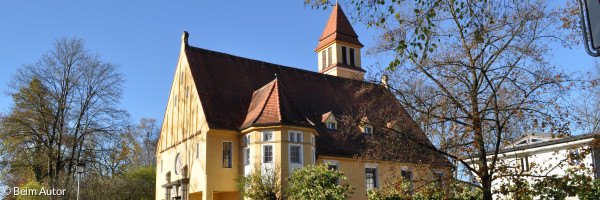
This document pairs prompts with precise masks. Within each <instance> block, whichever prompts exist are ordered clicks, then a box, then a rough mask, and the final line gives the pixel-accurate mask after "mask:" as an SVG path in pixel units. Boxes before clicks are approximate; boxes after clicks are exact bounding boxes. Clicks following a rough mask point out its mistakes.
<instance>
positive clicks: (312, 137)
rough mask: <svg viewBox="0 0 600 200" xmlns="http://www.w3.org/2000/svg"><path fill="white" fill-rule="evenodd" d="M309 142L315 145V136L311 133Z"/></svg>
mask: <svg viewBox="0 0 600 200" xmlns="http://www.w3.org/2000/svg"><path fill="white" fill-rule="evenodd" d="M310 143H311V144H312V145H313V146H314V145H315V136H314V135H311V136H310Z"/></svg>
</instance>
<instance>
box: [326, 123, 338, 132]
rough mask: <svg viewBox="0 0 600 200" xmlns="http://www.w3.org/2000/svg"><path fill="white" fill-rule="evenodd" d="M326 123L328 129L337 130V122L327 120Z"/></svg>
mask: <svg viewBox="0 0 600 200" xmlns="http://www.w3.org/2000/svg"><path fill="white" fill-rule="evenodd" d="M326 125H327V129H330V130H335V129H336V124H335V123H333V122H327V124H326Z"/></svg>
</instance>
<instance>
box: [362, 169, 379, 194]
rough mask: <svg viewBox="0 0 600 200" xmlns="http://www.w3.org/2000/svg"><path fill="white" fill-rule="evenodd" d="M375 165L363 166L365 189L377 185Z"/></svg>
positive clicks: (373, 187)
mask: <svg viewBox="0 0 600 200" xmlns="http://www.w3.org/2000/svg"><path fill="white" fill-rule="evenodd" d="M377 181H378V180H377V167H365V186H366V188H367V189H375V188H378V186H377Z"/></svg>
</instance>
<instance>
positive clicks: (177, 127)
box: [156, 5, 452, 200]
mask: <svg viewBox="0 0 600 200" xmlns="http://www.w3.org/2000/svg"><path fill="white" fill-rule="evenodd" d="M188 37H189V35H188V33H187V32H184V34H183V36H182V44H181V53H180V55H179V62H178V64H177V68H176V73H175V77H174V79H173V85H172V87H171V92H170V95H169V102H168V103H167V109H166V112H165V116H164V121H163V123H162V129H161V135H160V139H159V141H158V144H157V151H156V158H157V165H158V166H157V171H156V199H157V200H161V199H163V200H173V199H182V200H187V199H190V200H195V199H201V200H213V199H240V197H239V192H238V191H237V190H236V188H235V185H236V181H235V179H236V178H238V177H239V176H240V175H245V174H248V173H250V172H251V171H252V170H253V169H254V166H260V168H262V169H263V170H270V169H280V171H281V173H283V175H282V176H283V177H287V174H289V172H291V171H293V170H294V169H298V168H302V167H303V166H306V165H311V164H315V163H318V164H322V163H329V166H330V168H333V169H336V170H340V171H343V172H344V173H345V176H346V177H348V183H349V184H350V185H351V186H352V187H354V188H355V191H354V194H352V196H351V199H366V197H367V196H366V190H368V189H374V188H379V187H380V186H382V185H384V184H386V183H387V182H389V180H388V179H387V178H386V177H394V176H395V175H397V174H398V173H400V172H401V175H402V176H403V177H406V178H409V179H412V178H413V177H412V176H413V175H414V176H422V177H420V178H425V179H428V178H429V179H433V177H435V176H438V177H439V176H441V175H444V174H447V176H450V175H451V173H450V170H451V169H452V165H451V164H450V162H448V160H447V159H445V158H444V157H442V156H439V155H433V154H432V153H431V152H427V153H422V152H420V153H417V154H414V155H415V156H422V157H419V158H418V159H409V160H407V161H406V162H397V161H396V162H390V161H385V160H373V161H368V162H367V161H361V160H358V159H355V158H354V157H355V155H357V154H359V153H360V151H361V150H363V149H364V148H362V146H361V142H360V140H365V139H368V137H369V136H370V135H372V134H373V132H374V131H377V130H376V129H375V130H374V128H373V127H371V126H368V125H365V126H364V127H363V126H361V127H355V128H354V127H353V128H352V129H343V130H355V131H356V132H357V133H360V134H362V135H364V137H359V138H357V139H354V140H339V139H338V137H336V135H339V134H340V132H341V131H342V126H344V124H343V123H341V122H340V117H341V116H344V115H348V114H350V112H349V111H350V110H352V109H355V108H358V107H360V106H361V105H362V103H361V102H367V101H380V102H377V103H380V104H386V105H390V106H391V107H392V108H393V109H392V110H391V114H392V115H393V116H395V117H396V118H397V120H396V123H403V124H405V125H406V126H408V127H411V128H412V130H414V131H413V132H412V134H414V135H415V136H416V138H420V139H421V140H423V141H422V142H423V143H427V144H431V142H430V141H429V140H428V139H427V137H426V136H425V134H424V133H423V132H422V131H421V130H420V129H419V127H418V125H417V124H416V123H415V122H414V121H412V119H411V118H410V117H409V116H408V114H407V113H406V111H405V110H404V109H403V108H402V106H401V105H400V104H399V103H398V101H397V100H396V99H395V98H393V95H385V94H389V92H390V91H389V90H387V89H386V87H384V86H382V85H374V84H372V83H367V82H364V81H363V78H364V74H365V72H366V71H365V70H364V69H363V68H362V67H361V53H360V51H361V48H362V47H363V45H362V44H361V43H360V41H359V40H358V36H357V34H356V33H355V32H354V29H353V28H352V26H351V24H350V22H349V21H348V19H347V18H346V16H345V15H344V12H343V11H342V9H341V8H340V6H338V5H336V6H335V7H334V8H333V11H332V13H331V16H330V17H329V20H328V22H327V25H326V27H325V30H324V31H323V34H322V35H321V37H320V38H319V43H318V45H317V48H316V49H315V50H314V51H315V52H317V55H318V59H317V60H318V72H313V71H306V70H302V69H296V68H291V67H286V66H281V65H276V64H271V63H267V62H263V61H257V60H252V59H247V58H242V57H238V56H233V55H229V54H225V53H220V52H214V51H210V50H206V49H202V48H198V47H193V46H190V45H189V44H188V42H187V41H188ZM353 85H354V86H355V85H367V86H374V88H375V89H373V90H370V91H368V92H369V94H368V95H360V97H358V96H357V95H356V93H357V92H358V90H359V89H360V88H359V87H349V86H353ZM376 97H377V98H376ZM382 97H389V98H382ZM407 142H408V141H407ZM424 154H428V155H425V156H424ZM392 169H397V170H392ZM390 173H396V174H390ZM417 174H418V175H417ZM415 178H416V177H415Z"/></svg>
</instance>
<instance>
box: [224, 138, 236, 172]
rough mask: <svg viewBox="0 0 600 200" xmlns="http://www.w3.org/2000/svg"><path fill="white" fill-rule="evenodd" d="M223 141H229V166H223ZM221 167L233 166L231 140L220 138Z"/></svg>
mask: <svg viewBox="0 0 600 200" xmlns="http://www.w3.org/2000/svg"><path fill="white" fill-rule="evenodd" d="M225 143H229V166H228V167H225V166H223V161H225V154H223V153H225V147H224V146H225V145H224V144H225ZM221 154H222V155H221V168H233V141H228V140H222V142H221Z"/></svg>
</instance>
